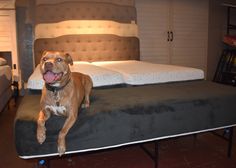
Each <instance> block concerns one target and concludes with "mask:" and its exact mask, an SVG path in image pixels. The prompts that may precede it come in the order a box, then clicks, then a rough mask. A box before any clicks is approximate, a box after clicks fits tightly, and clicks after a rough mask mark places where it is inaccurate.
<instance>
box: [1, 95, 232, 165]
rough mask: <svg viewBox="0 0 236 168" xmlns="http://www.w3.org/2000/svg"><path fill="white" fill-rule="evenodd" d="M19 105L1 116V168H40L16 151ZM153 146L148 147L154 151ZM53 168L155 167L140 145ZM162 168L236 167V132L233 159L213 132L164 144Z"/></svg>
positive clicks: (74, 159) (81, 156) (89, 155)
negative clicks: (16, 114) (14, 129)
mask: <svg viewBox="0 0 236 168" xmlns="http://www.w3.org/2000/svg"><path fill="white" fill-rule="evenodd" d="M19 103H20V99H19V100H18V104H19ZM17 106H18V105H16V106H15V105H14V102H13V101H11V103H10V107H9V109H8V108H6V109H5V110H4V111H2V112H1V113H0V129H1V137H0V168H21V167H22V168H37V167H38V166H37V160H22V159H20V158H19V157H18V156H17V153H16V151H15V145H14V135H13V125H14V116H15V113H16V111H17ZM153 146H154V145H153V143H148V144H146V147H147V148H149V149H150V150H153ZM50 167H51V168H67V167H79V168H152V167H154V164H153V161H152V160H151V159H150V158H149V157H148V156H147V154H146V153H144V151H143V150H142V149H141V148H140V147H139V146H138V145H133V146H129V147H122V148H117V149H113V150H104V151H100V152H93V153H86V154H77V155H73V156H70V157H62V158H56V159H53V160H51V162H50ZM159 168H236V129H235V133H234V140H233V151H232V157H231V158H227V142H226V141H225V140H223V139H221V138H219V137H218V136H215V135H213V134H212V133H204V134H198V135H197V136H196V137H195V136H186V137H180V138H174V139H168V140H162V141H160V142H159Z"/></svg>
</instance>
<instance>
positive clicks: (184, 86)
mask: <svg viewBox="0 0 236 168" xmlns="http://www.w3.org/2000/svg"><path fill="white" fill-rule="evenodd" d="M39 100H40V95H26V96H25V97H24V98H23V100H22V102H21V104H20V107H19V109H18V111H17V115H16V120H15V142H16V148H17V152H18V154H19V156H20V157H21V158H24V159H29V158H45V157H46V158H47V157H51V156H57V155H58V153H57V143H56V142H57V136H58V132H59V130H60V128H61V127H62V126H63V123H64V120H65V118H63V117H57V116H52V117H51V118H50V119H49V120H48V121H47V125H46V127H47V139H46V141H45V142H44V143H43V144H42V145H40V144H39V143H38V142H37V140H36V126H37V122H36V120H37V116H38V111H39ZM127 100H129V101H127ZM235 102H236V90H235V88H234V87H232V86H225V85H222V84H217V83H213V82H209V81H192V82H178V83H169V84H159V85H145V86H138V87H124V88H110V89H95V90H93V93H92V97H91V106H90V107H89V108H88V109H83V110H82V111H81V112H80V115H79V118H78V120H77V121H76V123H75V125H74V126H73V127H72V129H71V130H70V131H69V133H68V135H67V152H66V154H73V153H83V152H89V151H97V150H101V149H110V148H115V147H120V146H126V145H130V144H143V143H146V142H153V141H154V142H156V143H155V144H156V146H155V149H156V155H155V156H152V158H153V159H154V158H155V159H154V160H155V164H156V165H155V167H157V159H156V156H157V142H158V140H161V139H167V138H173V137H179V136H184V135H193V134H197V133H201V132H207V131H214V130H218V129H226V128H230V129H229V130H232V128H233V127H234V126H235V125H236V113H235V109H236V104H235ZM232 133H233V132H232V131H230V139H229V152H228V154H229V156H230V153H231V151H230V150H231V145H232Z"/></svg>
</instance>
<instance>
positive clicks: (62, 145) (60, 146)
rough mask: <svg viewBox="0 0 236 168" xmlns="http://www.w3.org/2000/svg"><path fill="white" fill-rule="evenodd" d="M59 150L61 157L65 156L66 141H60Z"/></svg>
mask: <svg viewBox="0 0 236 168" xmlns="http://www.w3.org/2000/svg"><path fill="white" fill-rule="evenodd" d="M57 150H58V153H59V156H62V155H63V154H65V152H66V144H65V140H62V139H61V140H58V146H57Z"/></svg>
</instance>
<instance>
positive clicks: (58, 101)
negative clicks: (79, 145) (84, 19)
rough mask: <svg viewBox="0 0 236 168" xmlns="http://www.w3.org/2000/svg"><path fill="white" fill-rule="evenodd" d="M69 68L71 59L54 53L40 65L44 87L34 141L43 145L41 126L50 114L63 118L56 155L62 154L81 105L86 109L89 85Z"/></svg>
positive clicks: (46, 55)
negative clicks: (66, 138)
mask: <svg viewBox="0 0 236 168" xmlns="http://www.w3.org/2000/svg"><path fill="white" fill-rule="evenodd" d="M69 65H73V61H72V58H71V56H70V55H69V54H63V53H62V52H56V51H45V52H44V53H43V55H42V58H41V62H40V70H41V73H42V75H43V79H44V81H45V85H44V88H43V90H42V97H41V101H40V107H41V109H40V112H39V117H38V121H37V123H38V127H37V140H38V142H39V143H40V144H42V143H43V142H44V141H45V139H46V134H45V132H46V128H45V122H46V120H47V119H48V118H49V117H50V115H51V114H55V115H61V116H66V117H67V119H66V121H65V123H64V125H63V127H62V129H61V130H60V133H59V136H58V152H59V155H62V154H64V153H65V151H66V143H65V137H66V134H67V133H68V131H69V129H70V128H71V127H72V126H73V124H74V123H75V121H76V118H77V115H78V109H79V107H80V106H81V105H82V102H83V101H84V106H85V107H89V94H90V92H91V89H92V85H93V84H92V80H91V78H90V77H89V76H88V75H84V74H81V73H75V72H73V73H72V72H71V71H70V68H69Z"/></svg>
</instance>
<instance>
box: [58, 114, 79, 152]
mask: <svg viewBox="0 0 236 168" xmlns="http://www.w3.org/2000/svg"><path fill="white" fill-rule="evenodd" d="M75 113H77V112H75ZM75 113H73V114H71V115H69V116H68V117H67V119H66V121H65V123H64V125H63V127H62V129H61V131H60V133H59V136H58V142H57V143H58V146H57V148H58V153H59V155H60V156H61V155H63V154H64V153H65V151H66V142H65V138H66V135H67V133H68V131H69V130H70V128H71V127H72V126H73V125H74V123H75V121H76V118H77V114H75Z"/></svg>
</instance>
